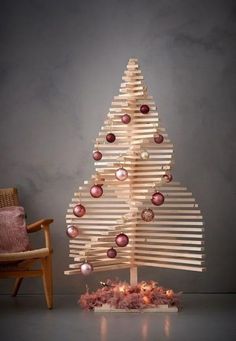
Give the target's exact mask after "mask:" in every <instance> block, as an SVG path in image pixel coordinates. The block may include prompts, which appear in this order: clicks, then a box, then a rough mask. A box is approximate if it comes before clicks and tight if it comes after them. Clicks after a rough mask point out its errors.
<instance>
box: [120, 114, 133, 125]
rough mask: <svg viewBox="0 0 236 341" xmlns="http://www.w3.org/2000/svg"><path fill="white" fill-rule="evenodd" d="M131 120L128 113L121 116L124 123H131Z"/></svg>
mask: <svg viewBox="0 0 236 341" xmlns="http://www.w3.org/2000/svg"><path fill="white" fill-rule="evenodd" d="M130 121H131V116H130V115H128V114H124V115H123V116H122V117H121V122H122V123H124V124H129V122H130Z"/></svg>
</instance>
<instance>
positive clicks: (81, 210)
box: [73, 204, 86, 218]
mask: <svg viewBox="0 0 236 341" xmlns="http://www.w3.org/2000/svg"><path fill="white" fill-rule="evenodd" d="M73 213H74V215H75V216H76V217H79V218H81V217H83V216H84V215H85V213H86V209H85V207H84V206H83V205H81V204H78V205H75V206H74V208H73Z"/></svg>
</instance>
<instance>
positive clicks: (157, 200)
mask: <svg viewBox="0 0 236 341" xmlns="http://www.w3.org/2000/svg"><path fill="white" fill-rule="evenodd" d="M151 201H152V203H153V205H156V206H161V205H162V204H163V203H164V201H165V197H164V195H163V194H162V193H161V192H155V193H154V194H153V195H152V199H151Z"/></svg>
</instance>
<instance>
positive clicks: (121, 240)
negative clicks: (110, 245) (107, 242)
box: [115, 233, 129, 247]
mask: <svg viewBox="0 0 236 341" xmlns="http://www.w3.org/2000/svg"><path fill="white" fill-rule="evenodd" d="M115 242H116V245H117V246H120V247H125V246H126V245H128V244H129V237H128V236H127V235H126V234H124V233H120V234H118V235H117V236H116V238H115Z"/></svg>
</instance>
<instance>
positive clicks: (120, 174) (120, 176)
mask: <svg viewBox="0 0 236 341" xmlns="http://www.w3.org/2000/svg"><path fill="white" fill-rule="evenodd" d="M116 178H117V180H119V181H124V180H126V179H127V178H128V172H127V170H126V169H125V168H123V167H121V168H118V169H117V170H116Z"/></svg>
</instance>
